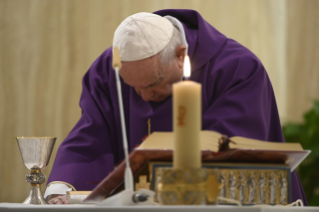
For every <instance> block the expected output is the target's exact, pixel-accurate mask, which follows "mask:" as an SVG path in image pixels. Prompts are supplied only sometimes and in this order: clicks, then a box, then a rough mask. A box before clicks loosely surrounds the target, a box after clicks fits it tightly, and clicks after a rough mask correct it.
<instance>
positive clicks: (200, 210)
mask: <svg viewBox="0 0 319 212" xmlns="http://www.w3.org/2000/svg"><path fill="white" fill-rule="evenodd" d="M0 211H1V212H7V211H8V212H12V211H21V212H42V211H48V212H55V211H56V212H63V211H65V212H75V211H79V212H95V211H101V212H102V211H103V212H112V211H116V212H122V211H123V212H140V211H141V212H146V211H151V212H164V211H165V212H175V211H176V212H177V211H183V212H194V211H195V212H290V211H291V212H304V211H305V212H319V207H261V206H258V207H257V206H255V207H251V206H242V207H237V206H224V205H219V206H214V205H207V206H182V205H181V206H121V207H104V206H103V207H101V206H95V205H25V204H21V203H0Z"/></svg>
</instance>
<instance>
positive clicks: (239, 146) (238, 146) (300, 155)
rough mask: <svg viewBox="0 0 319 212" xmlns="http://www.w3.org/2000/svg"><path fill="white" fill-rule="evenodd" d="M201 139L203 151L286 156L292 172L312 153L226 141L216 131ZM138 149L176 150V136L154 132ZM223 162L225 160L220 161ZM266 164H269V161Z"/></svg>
mask: <svg viewBox="0 0 319 212" xmlns="http://www.w3.org/2000/svg"><path fill="white" fill-rule="evenodd" d="M200 137H201V140H200V143H201V150H209V151H211V152H212V153H218V152H219V153H221V152H222V151H225V150H237V152H238V151H240V152H242V153H243V152H245V153H247V154H253V155H255V154H260V153H261V152H262V153H263V154H266V155H269V156H274V157H277V156H278V155H282V156H284V159H283V160H284V161H282V162H283V163H286V164H288V165H289V167H290V168H291V171H293V170H294V169H295V168H296V167H297V166H298V165H299V164H300V163H301V162H302V161H303V160H304V159H305V158H306V157H307V156H308V155H309V154H310V152H311V151H309V150H306V151H304V150H303V148H302V146H301V145H300V144H299V143H281V142H267V141H261V140H257V139H250V138H245V137H240V136H234V137H231V138H229V139H228V138H227V139H226V140H225V137H224V136H223V135H222V134H220V133H218V132H214V131H201V132H200ZM225 143H226V144H225ZM223 146H224V147H223ZM225 147H226V149H225ZM137 149H138V150H155V149H162V150H165V149H166V150H174V134H173V132H154V133H152V134H151V135H150V136H148V137H147V138H146V139H145V140H144V141H143V143H142V144H141V145H140V146H139V147H138V148H137ZM213 155H215V157H218V156H219V157H220V155H221V154H213ZM223 155H225V154H223ZM228 155H229V154H228ZM223 158H225V157H223ZM239 159H240V158H239ZM272 159H273V158H269V163H272V162H273V160H272ZM222 160H223V159H221V160H219V161H222ZM265 160H267V158H265ZM244 162H249V161H244ZM264 162H266V163H267V161H264Z"/></svg>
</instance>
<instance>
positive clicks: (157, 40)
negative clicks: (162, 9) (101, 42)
mask: <svg viewBox="0 0 319 212" xmlns="http://www.w3.org/2000/svg"><path fill="white" fill-rule="evenodd" d="M173 27H174V26H173V24H172V23H171V22H170V21H169V20H167V19H166V18H163V17H161V16H159V15H155V14H152V13H146V12H142V13H137V14H134V15H131V16H129V17H127V18H126V19H125V20H124V21H123V22H122V23H121V24H120V26H118V28H117V29H116V31H115V33H114V39H113V47H115V46H117V47H118V48H119V52H120V57H121V61H127V62H129V61H137V60H142V59H145V58H148V57H151V56H154V55H156V54H157V53H159V52H160V51H161V50H162V49H164V47H165V46H166V45H167V44H168V42H169V41H170V39H171V37H172V35H173Z"/></svg>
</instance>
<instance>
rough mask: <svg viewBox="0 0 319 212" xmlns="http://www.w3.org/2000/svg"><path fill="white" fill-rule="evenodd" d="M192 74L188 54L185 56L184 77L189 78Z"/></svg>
mask: <svg viewBox="0 0 319 212" xmlns="http://www.w3.org/2000/svg"><path fill="white" fill-rule="evenodd" d="M190 76H191V64H190V61H189V57H188V55H186V56H185V58H184V77H185V78H189V77H190Z"/></svg>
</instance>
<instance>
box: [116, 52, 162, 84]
mask: <svg viewBox="0 0 319 212" xmlns="http://www.w3.org/2000/svg"><path fill="white" fill-rule="evenodd" d="M120 75H121V77H122V78H123V80H124V81H125V82H126V83H127V84H129V85H131V86H135V85H136V86H141V87H146V86H148V85H149V84H151V83H153V82H152V81H154V79H156V78H158V75H159V63H158V62H157V61H156V58H154V57H153V58H147V59H143V60H139V61H132V62H122V68H121V70H120Z"/></svg>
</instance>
